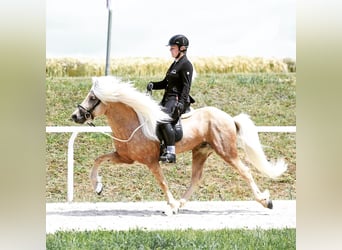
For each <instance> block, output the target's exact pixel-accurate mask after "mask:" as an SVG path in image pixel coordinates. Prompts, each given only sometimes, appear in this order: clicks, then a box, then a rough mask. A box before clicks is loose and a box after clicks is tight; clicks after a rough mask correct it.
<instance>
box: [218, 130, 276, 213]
mask: <svg viewBox="0 0 342 250" xmlns="http://www.w3.org/2000/svg"><path fill="white" fill-rule="evenodd" d="M226 138H228V137H226ZM235 140H236V138H234V137H232V136H230V137H229V139H226V140H222V139H221V140H215V141H214V143H213V145H214V146H213V148H214V149H215V152H216V153H217V154H218V155H219V156H221V157H222V159H224V160H225V161H226V162H227V163H228V164H229V165H231V166H232V167H233V168H235V169H236V170H237V171H238V172H239V174H240V175H241V176H242V178H243V179H244V180H245V181H247V183H248V185H249V186H250V188H251V189H252V192H253V194H254V196H255V199H256V200H257V201H258V202H259V203H261V204H262V205H263V206H264V207H267V208H272V207H273V205H272V201H271V200H270V194H269V192H268V190H265V192H263V193H262V192H260V190H259V188H258V186H257V185H256V183H255V181H254V179H253V176H252V174H251V171H250V169H249V168H248V167H247V166H245V165H244V164H243V163H242V161H241V160H240V158H239V156H238V149H237V146H236V141H235ZM222 141H225V142H228V143H227V144H222V143H219V142H222Z"/></svg>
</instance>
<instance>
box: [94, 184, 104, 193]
mask: <svg viewBox="0 0 342 250" xmlns="http://www.w3.org/2000/svg"><path fill="white" fill-rule="evenodd" d="M102 190H103V185H102V183H97V184H96V189H95V193H96V194H97V195H100V194H101V193H102Z"/></svg>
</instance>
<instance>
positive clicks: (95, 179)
mask: <svg viewBox="0 0 342 250" xmlns="http://www.w3.org/2000/svg"><path fill="white" fill-rule="evenodd" d="M104 161H108V162H112V163H113V164H114V163H132V162H130V161H125V160H123V159H122V158H121V157H120V156H119V155H118V153H117V152H111V153H108V154H104V155H101V156H99V157H98V158H96V160H95V162H94V166H93V168H92V170H91V174H90V180H91V183H92V185H93V188H94V191H95V192H96V193H97V194H101V192H102V190H103V185H102V182H101V177H100V176H99V175H98V169H99V166H100V165H101V163H102V162H104Z"/></svg>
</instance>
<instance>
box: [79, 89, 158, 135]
mask: <svg viewBox="0 0 342 250" xmlns="http://www.w3.org/2000/svg"><path fill="white" fill-rule="evenodd" d="M151 95H152V91H151ZM96 99H97V100H96V103H95V104H94V106H93V107H91V108H90V109H86V108H85V107H83V106H82V105H81V104H78V105H77V107H78V109H79V110H82V111H83V112H84V117H85V118H86V120H87V124H88V125H89V126H93V127H95V124H94V123H92V120H93V119H94V116H93V114H92V112H93V111H94V109H95V108H96V107H97V106H98V105H99V104H100V103H101V101H100V100H99V99H98V98H97V97H96ZM144 125H145V122H143V123H141V124H140V125H139V126H138V127H137V128H135V129H134V131H133V132H132V134H131V135H130V136H129V137H128V139H120V138H117V137H115V136H111V135H109V134H106V133H104V132H100V133H102V134H104V135H106V136H109V137H110V138H112V139H114V140H116V141H120V142H129V141H130V140H132V138H133V136H134V134H135V133H136V132H137V131H138V130H139V129H140V128H142V127H143V126H144Z"/></svg>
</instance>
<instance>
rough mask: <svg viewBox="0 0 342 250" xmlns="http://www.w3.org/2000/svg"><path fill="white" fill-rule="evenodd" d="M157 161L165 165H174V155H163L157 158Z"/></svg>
mask: <svg viewBox="0 0 342 250" xmlns="http://www.w3.org/2000/svg"><path fill="white" fill-rule="evenodd" d="M159 161H162V162H166V163H176V155H175V154H171V153H164V154H162V155H161V156H160V157H159Z"/></svg>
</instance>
